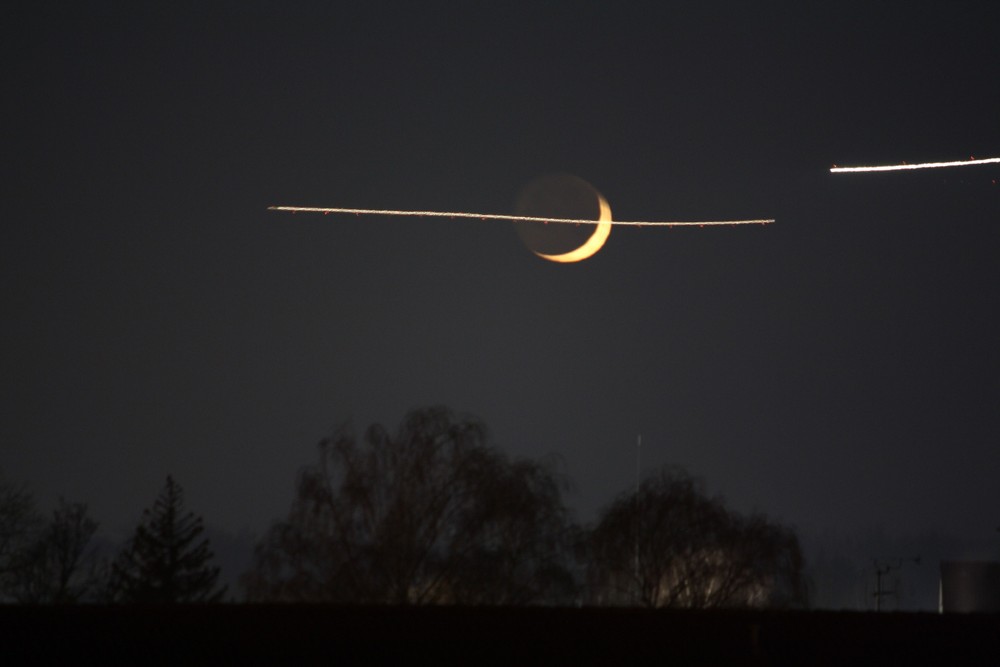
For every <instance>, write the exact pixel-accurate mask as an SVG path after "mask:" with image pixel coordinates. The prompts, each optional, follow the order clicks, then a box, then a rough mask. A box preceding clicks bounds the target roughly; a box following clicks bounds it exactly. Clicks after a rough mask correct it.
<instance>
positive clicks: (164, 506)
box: [108, 476, 225, 604]
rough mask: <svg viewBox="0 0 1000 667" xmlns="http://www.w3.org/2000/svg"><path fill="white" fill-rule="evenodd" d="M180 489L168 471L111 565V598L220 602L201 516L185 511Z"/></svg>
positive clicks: (215, 573)
mask: <svg viewBox="0 0 1000 667" xmlns="http://www.w3.org/2000/svg"><path fill="white" fill-rule="evenodd" d="M183 505H184V493H183V491H182V490H181V487H180V485H178V484H177V483H176V482H175V481H174V480H173V478H172V477H169V476H168V477H167V482H166V485H165V486H164V487H163V491H161V492H160V495H159V497H158V498H157V499H156V501H155V502H154V504H153V506H152V508H150V509H147V510H145V511H144V512H143V514H142V520H141V521H140V523H139V526H138V527H137V528H136V530H135V533H134V535H133V536H132V538H131V540H129V543H128V544H127V545H126V547H125V548H124V549H123V550H122V552H121V553H120V554H119V555H118V558H117V559H116V560H115V561H114V563H112V566H111V580H110V582H109V589H108V594H109V598H110V599H111V600H112V601H114V602H124V603H154V604H162V603H177V602H187V603H190V602H218V601H219V600H220V599H221V598H222V596H223V595H224V594H225V588H224V587H223V588H217V587H216V581H217V580H218V578H219V568H218V567H212V566H210V565H209V562H210V561H211V560H212V557H213V554H212V551H211V549H210V548H209V542H208V540H207V539H202V540H200V541H199V537H200V536H201V534H202V532H204V529H205V528H204V525H203V522H202V519H201V517H196V516H195V515H194V514H193V513H192V512H187V513H184V509H183Z"/></svg>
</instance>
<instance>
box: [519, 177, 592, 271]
mask: <svg viewBox="0 0 1000 667" xmlns="http://www.w3.org/2000/svg"><path fill="white" fill-rule="evenodd" d="M597 199H598V204H599V205H600V207H601V214H600V217H598V223H597V224H596V225H594V233H593V234H591V235H590V236H589V237H588V238H587V240H586V241H584V243H583V245H581V246H580V247H578V248H576V249H574V250H570V251H569V252H564V253H560V254H558V255H546V254H544V253H540V252H538V251H537V250H532V252H534V253H535V254H536V255H538V256H539V257H541V258H542V259H547V260H549V261H550V262H562V263H569V262H582V261H583V260H585V259H587V258H588V257H593V256H594V254H595V253H597V251H598V250H600V249H601V248H602V247H603V246H604V243H605V242H606V241H607V240H608V237H609V236H611V206H609V205H608V201H607V200H606V199H605V198H604V196H603V195H601V194H600V193H597Z"/></svg>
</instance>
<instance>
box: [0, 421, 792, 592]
mask: <svg viewBox="0 0 1000 667" xmlns="http://www.w3.org/2000/svg"><path fill="white" fill-rule="evenodd" d="M565 490H566V483H565V480H564V479H563V478H561V477H560V476H559V475H558V474H557V473H556V471H555V470H554V469H553V467H552V466H551V465H548V464H547V463H544V462H541V461H533V460H525V459H510V458H508V457H507V456H506V455H504V454H503V453H502V452H501V451H499V450H498V449H497V448H495V447H494V446H492V445H491V443H490V442H489V439H488V435H487V432H486V428H485V426H484V425H483V424H482V422H480V421H479V420H477V419H475V418H471V417H464V416H457V415H455V414H454V413H452V412H451V411H450V410H448V409H446V408H441V407H434V408H425V409H420V410H415V411H413V412H411V413H409V414H408V415H407V416H406V417H405V418H404V419H403V421H402V423H401V424H400V426H399V428H398V429H397V430H396V431H395V432H390V431H388V430H387V429H386V428H384V427H383V426H381V425H378V424H375V425H372V426H370V427H369V428H368V429H367V430H366V431H365V432H364V433H363V434H362V435H361V436H360V437H359V436H358V435H357V434H355V433H354V432H353V431H352V430H351V429H350V428H349V427H346V426H345V427H342V428H341V429H339V430H338V431H337V432H336V433H335V434H334V435H333V436H331V437H330V438H327V439H324V440H323V441H322V442H321V443H320V444H319V458H318V460H317V461H316V462H315V463H314V464H312V465H309V466H307V467H306V468H304V469H303V470H302V471H301V473H300V474H299V478H298V482H297V487H296V496H295V499H294V501H293V503H292V507H291V509H290V511H289V513H288V516H287V517H286V518H285V519H283V520H281V521H277V522H275V523H274V524H273V525H272V526H271V527H270V529H269V530H268V531H267V532H266V534H265V535H264V536H263V537H262V538H261V539H260V540H259V541H258V543H257V545H256V547H255V550H254V560H253V565H252V567H251V568H250V570H249V571H248V572H246V573H244V574H243V576H242V577H241V578H240V588H241V593H242V596H243V597H244V598H245V599H246V600H247V601H249V602H299V603H339V604H375V605H378V604H392V605H421V604H424V605H426V604H461V605H623V606H648V607H685V608H721V607H798V606H804V605H805V603H806V599H805V586H804V584H803V559H802V552H801V548H800V546H799V542H798V539H797V537H796V535H795V534H794V532H792V531H791V530H790V529H788V528H786V527H783V526H781V525H778V524H776V523H773V522H771V521H769V520H767V519H766V518H765V517H763V516H759V515H751V516H743V515H740V514H738V513H736V512H734V511H732V510H730V509H729V508H727V507H726V506H725V504H724V503H723V502H722V501H721V500H720V499H718V498H712V497H709V496H708V495H707V494H706V493H705V490H704V487H703V486H702V485H701V483H700V482H699V481H698V480H696V479H694V478H692V477H690V476H689V475H687V474H686V473H685V472H684V471H683V470H681V469H679V468H665V469H663V470H660V471H657V472H656V473H655V474H653V475H651V476H649V477H647V478H646V479H645V481H643V483H642V484H641V485H640V486H639V487H638V488H637V489H632V490H630V491H627V492H625V493H623V494H621V495H620V496H619V497H618V498H617V499H616V500H615V501H614V502H613V503H611V504H610V505H609V506H608V507H607V508H606V509H605V510H604V511H603V512H602V513H601V514H600V516H599V518H598V521H597V522H596V524H595V525H594V526H586V527H585V526H580V525H578V524H576V523H574V522H573V521H572V517H571V516H570V513H569V511H568V509H567V508H566V506H565V504H564V500H563V493H564V491H565ZM18 508H20V509H18ZM12 510H15V511H12ZM41 525H42V522H40V520H39V519H38V517H37V516H34V514H33V510H32V509H31V503H30V498H28V497H27V496H25V495H24V494H23V493H18V492H17V491H15V490H12V489H11V488H10V487H4V489H3V495H2V497H0V595H2V596H3V599H5V600H8V601H19V602H78V601H96V602H112V603H115V602H118V603H129V602H153V603H166V602H211V601H218V600H220V599H222V596H223V595H224V594H225V590H224V589H221V588H219V587H218V586H217V583H216V582H217V580H218V576H219V569H218V568H217V567H214V566H212V564H211V561H212V552H211V549H210V546H209V544H208V540H207V539H205V538H204V537H203V536H202V531H203V524H202V520H201V518H200V517H196V516H194V515H193V514H192V513H190V512H185V511H184V510H183V494H182V492H181V490H180V487H179V486H178V485H177V484H176V482H174V481H173V480H172V479H171V478H168V479H167V484H166V486H165V487H164V489H163V491H162V492H161V494H160V496H159V497H158V498H157V500H156V502H155V503H154V505H153V506H152V507H151V508H150V509H148V510H146V511H145V513H144V514H143V518H142V521H141V522H140V524H139V526H138V527H137V528H136V531H135V533H134V535H133V537H132V538H131V539H130V540H129V542H128V544H127V545H126V546H125V548H124V549H123V550H122V551H121V553H119V555H118V556H117V558H115V559H114V560H113V561H110V562H103V563H101V562H97V561H96V559H95V558H93V556H92V554H89V552H88V551H87V543H88V542H89V540H90V538H91V537H92V536H93V534H94V532H95V531H96V528H97V524H96V523H95V522H93V521H92V520H91V519H89V518H88V517H87V516H86V508H85V507H84V506H82V505H79V504H75V505H74V504H66V503H62V504H61V505H60V508H59V509H57V510H56V513H55V515H54V516H53V517H52V518H51V520H50V521H49V522H48V524H47V527H46V528H42V527H41ZM56 535H60V536H61V537H58V538H57V537H56ZM66 544H70V545H74V546H72V547H71V548H68V549H67V548H63V547H61V546H57V545H66ZM43 554H51V555H44V556H43ZM60 554H62V555H60ZM32 568H35V570H32ZM29 582H31V584H30V585H28V583H29ZM29 590H31V591H36V593H34V594H28V593H27V592H26V591H29ZM39 591H44V593H37V592H39Z"/></svg>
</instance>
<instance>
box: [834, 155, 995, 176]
mask: <svg viewBox="0 0 1000 667" xmlns="http://www.w3.org/2000/svg"><path fill="white" fill-rule="evenodd" d="M998 163H1000V157H991V158H983V159H980V160H977V159H975V158H969V159H968V160H954V161H951V162H919V163H916V164H906V163H903V164H886V165H880V166H873V167H837V166H834V167H832V168H831V169H830V173H831V174H844V173H849V172H865V171H904V170H907V169H940V168H941V167H971V166H975V165H979V164H998Z"/></svg>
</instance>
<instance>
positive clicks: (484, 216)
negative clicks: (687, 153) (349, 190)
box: [267, 206, 774, 227]
mask: <svg viewBox="0 0 1000 667" xmlns="http://www.w3.org/2000/svg"><path fill="white" fill-rule="evenodd" d="M267 210H269V211H285V212H288V213H324V214H330V213H339V214H345V215H346V214H353V215H396V216H404V217H411V218H476V219H479V220H508V221H511V222H554V223H561V224H574V225H597V224H603V223H607V222H610V223H611V224H612V225H623V226H627V227H721V226H730V225H768V224H770V223H772V222H774V218H758V219H754V220H702V221H695V222H688V221H673V222H662V221H645V220H632V221H629V220H585V219H576V218H540V217H534V216H530V215H499V214H495V213H459V212H448V211H394V210H381V209H370V208H319V207H315V206H268V207H267Z"/></svg>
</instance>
